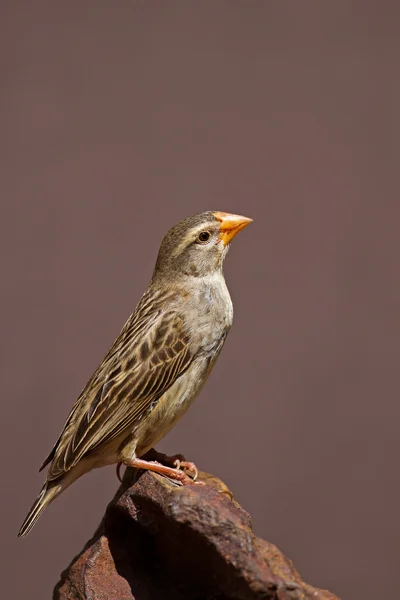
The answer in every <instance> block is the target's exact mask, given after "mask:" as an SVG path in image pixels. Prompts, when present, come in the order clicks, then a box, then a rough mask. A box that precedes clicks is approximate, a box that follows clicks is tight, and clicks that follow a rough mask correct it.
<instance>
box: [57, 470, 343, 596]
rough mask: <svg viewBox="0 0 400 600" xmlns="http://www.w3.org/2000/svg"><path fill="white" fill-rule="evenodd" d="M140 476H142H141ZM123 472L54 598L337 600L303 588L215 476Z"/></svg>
mask: <svg viewBox="0 0 400 600" xmlns="http://www.w3.org/2000/svg"><path fill="white" fill-rule="evenodd" d="M142 473H143V472H142ZM136 477H137V474H136V472H135V471H133V470H132V469H127V471H126V473H125V476H124V480H123V483H122V485H121V487H120V489H119V490H118V492H117V494H116V496H115V498H114V499H113V501H112V502H111V503H110V504H109V506H108V508H107V511H106V514H105V516H104V518H103V521H102V523H101V524H100V526H99V528H98V530H97V531H96V533H95V535H94V536H93V538H92V539H91V540H90V541H89V542H88V543H87V544H86V546H85V548H84V549H83V551H82V552H81V554H79V555H78V556H77V557H76V558H74V559H73V561H72V563H71V564H70V565H69V567H68V568H67V569H66V570H65V571H64V572H63V573H62V576H61V580H60V582H59V583H58V584H57V586H56V588H55V590H54V596H53V599H54V600H78V599H79V600H195V599H196V600H228V599H232V600H233V599H235V600H255V599H261V598H263V599H267V598H268V599H269V598H271V599H276V600H297V599H298V600H300V599H301V600H307V599H310V600H311V599H313V600H338V598H337V596H334V595H333V594H331V593H329V592H327V591H324V590H317V589H315V588H313V587H312V586H310V585H307V584H306V583H304V582H303V581H302V579H301V577H300V575H299V574H298V573H297V571H296V569H295V568H294V566H293V564H292V562H291V561H290V560H289V559H287V558H286V557H285V556H284V555H283V554H282V553H281V552H280V550H278V548H277V547H276V546H274V545H273V544H270V543H269V542H266V541H264V540H262V539H260V538H257V537H256V536H255V535H254V534H253V532H252V529H251V519H250V516H249V515H248V513H247V512H246V511H245V510H243V508H241V507H240V506H239V504H238V503H237V502H235V501H234V500H233V499H232V495H231V493H230V492H229V490H228V489H227V487H226V486H225V485H224V484H223V483H222V482H221V481H220V480H219V479H216V478H215V477H212V476H211V475H207V474H206V473H200V476H199V479H200V480H201V481H203V482H205V483H206V485H187V486H184V487H181V486H177V485H176V484H174V483H173V482H171V481H170V480H169V479H166V478H164V477H162V476H160V475H157V474H154V473H150V472H145V473H143V474H142V475H141V476H140V477H138V478H137V480H136V481H135V478H136Z"/></svg>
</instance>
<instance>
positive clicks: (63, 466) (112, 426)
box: [42, 296, 192, 480]
mask: <svg viewBox="0 0 400 600" xmlns="http://www.w3.org/2000/svg"><path fill="white" fill-rule="evenodd" d="M175 298H176V296H175ZM166 306H167V307H168V308H165V307H166ZM188 342H189V337H188V334H187V331H186V329H185V323H184V319H183V317H182V316H181V314H180V313H179V310H178V306H177V302H176V301H174V298H173V297H172V298H170V299H169V300H168V298H165V297H164V298H154V297H151V296H150V297H146V296H144V297H143V299H142V301H141V302H140V303H139V305H138V307H137V309H136V311H135V312H134V313H133V315H132V316H131V318H130V319H129V320H128V322H127V323H126V325H125V327H124V328H123V330H122V331H121V333H120V335H119V337H118V338H117V340H116V341H115V343H114V345H113V346H112V348H111V350H110V351H109V353H108V355H107V356H106V357H105V359H104V361H103V362H102V364H101V365H100V367H99V368H98V369H97V371H96V372H95V373H94V374H93V376H92V378H91V379H90V380H89V382H88V384H87V385H86V387H85V389H84V390H83V392H82V394H81V395H80V397H79V398H78V400H77V401H76V403H75V405H74V407H73V409H72V411H71V413H70V415H69V417H68V419H67V422H66V423H65V426H64V429H63V431H62V433H61V435H60V437H59V439H58V440H57V442H56V445H55V446H54V448H53V450H52V452H51V453H50V455H49V457H48V458H47V460H46V461H45V463H44V465H43V467H44V466H46V464H48V463H49V462H50V461H51V465H50V467H49V471H48V474H47V478H48V479H50V480H53V479H56V478H57V477H60V475H62V474H63V473H65V472H66V471H68V470H69V469H71V467H73V466H74V465H76V464H77V462H78V461H79V460H80V459H81V458H83V457H84V456H87V455H88V454H89V453H91V452H93V451H94V450H97V449H99V448H100V447H101V446H103V445H104V444H106V443H107V442H109V441H110V440H112V439H113V438H115V437H116V436H118V435H119V434H120V433H121V432H122V431H124V430H125V429H126V428H128V427H130V426H132V424H133V423H134V422H135V421H138V420H140V419H141V418H142V417H143V416H144V415H145V413H146V411H147V410H148V409H150V408H151V406H152V404H153V403H155V402H157V400H158V399H159V398H160V397H161V396H162V395H163V394H164V392H165V391H166V390H167V389H168V388H169V387H170V386H171V385H172V384H173V383H174V381H175V380H176V379H177V378H178V377H179V376H180V375H182V373H183V372H184V371H185V370H186V369H187V368H188V366H189V364H190V363H191V361H192V355H191V352H190V350H189V345H188ZM43 467H42V468H43Z"/></svg>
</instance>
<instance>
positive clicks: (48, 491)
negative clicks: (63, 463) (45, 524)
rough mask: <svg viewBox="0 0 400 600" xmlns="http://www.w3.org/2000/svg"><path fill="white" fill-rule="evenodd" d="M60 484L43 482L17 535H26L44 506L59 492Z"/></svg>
mask: <svg viewBox="0 0 400 600" xmlns="http://www.w3.org/2000/svg"><path fill="white" fill-rule="evenodd" d="M61 489H62V488H61V485H60V484H59V483H57V484H51V483H50V484H49V482H48V481H46V483H45V484H44V486H43V487H42V489H41V490H40V494H39V496H38V497H37V498H36V500H35V502H34V504H33V506H32V508H31V510H30V511H29V513H28V516H27V517H26V519H25V521H24V522H23V523H22V526H21V529H20V530H19V533H18V537H23V536H24V535H28V533H29V532H30V530H31V529H32V527H33V526H34V524H35V523H36V521H37V520H38V518H39V517H40V515H41V514H42V512H43V511H44V509H45V508H46V506H48V505H49V504H50V502H51V501H52V500H54V498H55V497H56V496H58V494H59V493H60V492H61Z"/></svg>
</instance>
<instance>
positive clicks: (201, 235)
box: [197, 231, 211, 244]
mask: <svg viewBox="0 0 400 600" xmlns="http://www.w3.org/2000/svg"><path fill="white" fill-rule="evenodd" d="M210 237H211V233H210V232H209V231H202V232H201V233H199V235H198V236H197V241H198V242H200V244H205V243H206V242H208V240H209V239H210Z"/></svg>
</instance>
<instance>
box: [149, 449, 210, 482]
mask: <svg viewBox="0 0 400 600" xmlns="http://www.w3.org/2000/svg"><path fill="white" fill-rule="evenodd" d="M146 458H148V459H150V460H154V461H157V462H160V463H162V464H166V465H169V466H172V467H175V468H176V469H186V470H188V471H190V472H191V473H193V476H192V479H193V481H196V479H197V477H198V476H199V470H198V468H197V467H196V465H195V464H194V463H193V462H190V461H188V460H186V459H185V457H184V456H183V454H174V455H173V456H168V454H163V453H162V452H158V451H157V450H154V448H153V449H152V450H150V451H149V452H148V453H147V454H146Z"/></svg>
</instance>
